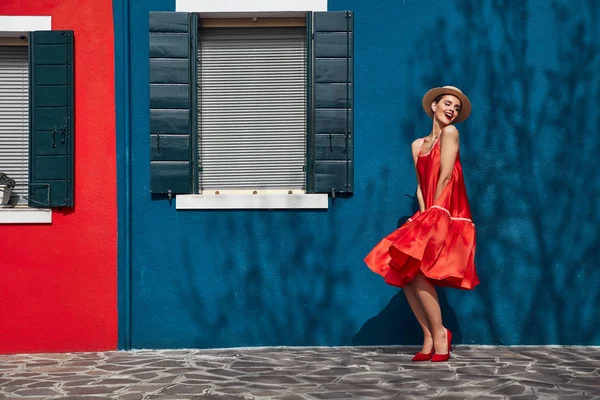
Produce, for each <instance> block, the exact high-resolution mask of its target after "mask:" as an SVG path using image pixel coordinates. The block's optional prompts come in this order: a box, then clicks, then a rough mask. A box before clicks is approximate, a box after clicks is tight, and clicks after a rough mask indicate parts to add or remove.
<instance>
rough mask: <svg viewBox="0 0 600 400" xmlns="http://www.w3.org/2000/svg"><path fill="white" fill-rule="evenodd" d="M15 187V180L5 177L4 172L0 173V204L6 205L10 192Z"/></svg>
mask: <svg viewBox="0 0 600 400" xmlns="http://www.w3.org/2000/svg"><path fill="white" fill-rule="evenodd" d="M14 187H15V180H14V179H12V178H11V177H9V176H8V175H6V174H5V173H4V172H0V204H2V205H4V204H8V200H9V199H10V192H11V191H12V190H13V189H14Z"/></svg>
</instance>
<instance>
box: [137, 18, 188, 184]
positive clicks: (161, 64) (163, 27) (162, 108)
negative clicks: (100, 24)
mask: <svg viewBox="0 0 600 400" xmlns="http://www.w3.org/2000/svg"><path fill="white" fill-rule="evenodd" d="M197 26H198V23H197V16H196V14H190V13H178V12H150V16H149V44H150V48H149V56H150V191H151V192H152V193H168V194H176V193H192V192H193V188H194V182H193V181H194V176H195V174H194V164H195V163H194V158H195V155H194V154H193V153H194V151H193V149H194V148H195V146H194V145H193V140H195V138H196V135H197V128H196V127H197V122H196V103H197V99H196V84H195V82H196V77H195V75H196V74H195V71H196V57H195V54H196V52H195V49H196V48H197V38H196V33H197V31H198V28H197Z"/></svg>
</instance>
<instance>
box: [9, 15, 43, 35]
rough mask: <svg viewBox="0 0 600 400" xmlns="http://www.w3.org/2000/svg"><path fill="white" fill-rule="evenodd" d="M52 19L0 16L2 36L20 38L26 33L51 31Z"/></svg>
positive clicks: (29, 16) (28, 16)
mask: <svg viewBox="0 0 600 400" xmlns="http://www.w3.org/2000/svg"><path fill="white" fill-rule="evenodd" d="M51 30H52V17H51V16H49V15H43V16H31V15H27V16H12V15H0V36H5V37H6V36H19V35H22V34H23V33H24V32H31V31H51Z"/></svg>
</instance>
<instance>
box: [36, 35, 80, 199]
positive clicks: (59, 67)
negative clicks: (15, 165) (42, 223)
mask: <svg viewBox="0 0 600 400" xmlns="http://www.w3.org/2000/svg"><path fill="white" fill-rule="evenodd" d="M73 64H74V58H73V31H36V32H31V33H30V34H29V73H30V96H29V112H30V114H29V121H30V129H29V130H30V136H29V141H30V142H29V144H30V151H29V157H30V158H29V205H30V206H32V207H73V205H74V175H75V172H74V159H73V156H74V150H75V148H74V137H73V135H74V131H73V123H74V114H73V112H74V109H73V105H74V93H75V87H74V86H75V85H74V82H75V81H74V76H73V70H74V68H73Z"/></svg>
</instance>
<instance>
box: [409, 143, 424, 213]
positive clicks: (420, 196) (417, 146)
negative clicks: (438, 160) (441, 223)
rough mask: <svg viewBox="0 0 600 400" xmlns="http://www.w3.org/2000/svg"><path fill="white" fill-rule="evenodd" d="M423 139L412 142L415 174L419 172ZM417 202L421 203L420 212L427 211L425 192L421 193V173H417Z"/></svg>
mask: <svg viewBox="0 0 600 400" xmlns="http://www.w3.org/2000/svg"><path fill="white" fill-rule="evenodd" d="M420 140H421V139H417V140H415V141H414V142H412V145H411V150H412V156H413V162H414V164H415V172H416V170H417V157H419V149H420V147H421V143H420V142H419V141H420ZM417 201H418V202H419V211H421V212H423V211H425V201H424V200H423V191H421V183H420V182H419V173H418V172H417Z"/></svg>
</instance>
